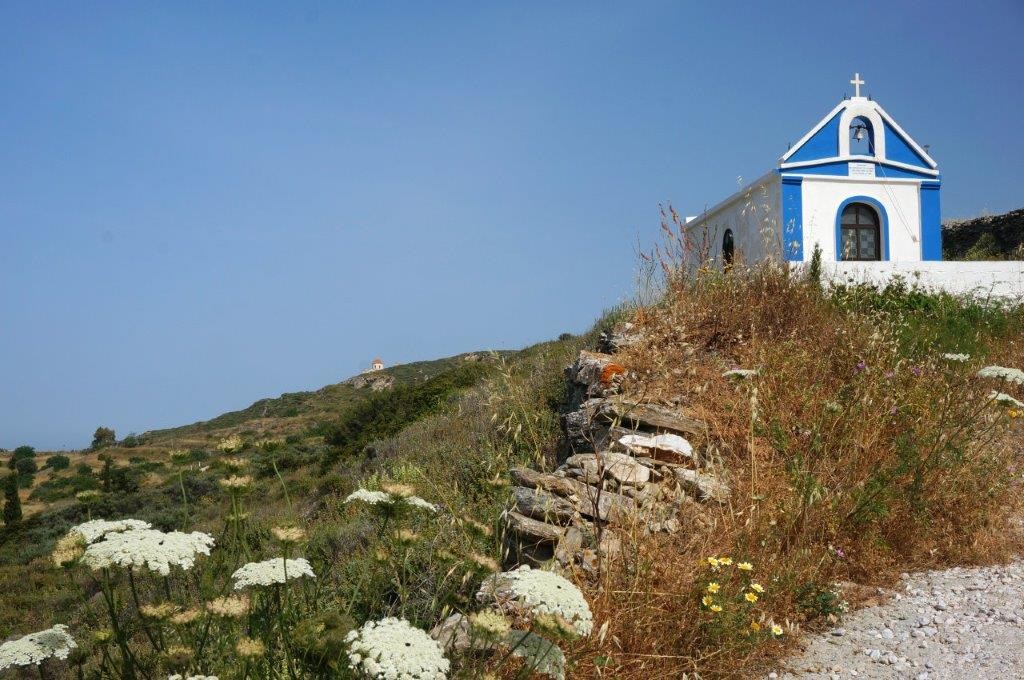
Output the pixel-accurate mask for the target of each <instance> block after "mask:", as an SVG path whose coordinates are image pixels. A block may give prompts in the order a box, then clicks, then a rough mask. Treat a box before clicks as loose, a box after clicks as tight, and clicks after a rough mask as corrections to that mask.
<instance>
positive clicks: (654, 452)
mask: <svg viewBox="0 0 1024 680" xmlns="http://www.w3.org/2000/svg"><path fill="white" fill-rule="evenodd" d="M618 442H619V444H621V445H622V446H624V447H625V448H626V449H627V450H629V451H630V452H632V453H634V454H637V455H642V456H648V457H650V458H653V459H654V460H664V461H667V462H671V463H683V462H686V461H689V460H692V459H693V445H692V444H690V442H688V441H687V440H685V439H683V438H682V437H680V436H679V435H677V434H658V435H647V434H639V433H634V434H627V435H625V436H623V437H620V438H619V440H618Z"/></svg>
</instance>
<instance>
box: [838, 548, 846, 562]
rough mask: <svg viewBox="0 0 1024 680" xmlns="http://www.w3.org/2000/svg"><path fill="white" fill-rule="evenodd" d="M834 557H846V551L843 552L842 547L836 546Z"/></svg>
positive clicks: (842, 558)
mask: <svg viewBox="0 0 1024 680" xmlns="http://www.w3.org/2000/svg"><path fill="white" fill-rule="evenodd" d="M836 557H838V558H839V559H841V560H844V559H846V553H845V552H843V549H842V548H836Z"/></svg>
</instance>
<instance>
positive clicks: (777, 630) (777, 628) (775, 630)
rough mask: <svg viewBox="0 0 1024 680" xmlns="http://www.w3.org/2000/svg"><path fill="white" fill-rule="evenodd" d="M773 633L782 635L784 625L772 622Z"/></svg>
mask: <svg viewBox="0 0 1024 680" xmlns="http://www.w3.org/2000/svg"><path fill="white" fill-rule="evenodd" d="M772 635H774V636H776V637H778V636H779V635H782V626H780V625H779V624H777V623H773V624H772Z"/></svg>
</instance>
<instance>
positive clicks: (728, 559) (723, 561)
mask: <svg viewBox="0 0 1024 680" xmlns="http://www.w3.org/2000/svg"><path fill="white" fill-rule="evenodd" d="M718 563H719V564H724V565H725V566H729V565H730V564H732V558H731V557H719V558H718Z"/></svg>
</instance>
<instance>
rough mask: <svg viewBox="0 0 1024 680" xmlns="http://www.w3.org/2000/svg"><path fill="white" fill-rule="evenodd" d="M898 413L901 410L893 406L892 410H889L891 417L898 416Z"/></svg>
mask: <svg viewBox="0 0 1024 680" xmlns="http://www.w3.org/2000/svg"><path fill="white" fill-rule="evenodd" d="M897 411H899V409H898V408H896V407H895V406H893V407H892V408H891V409H889V415H891V416H894V415H896V413H897Z"/></svg>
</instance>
